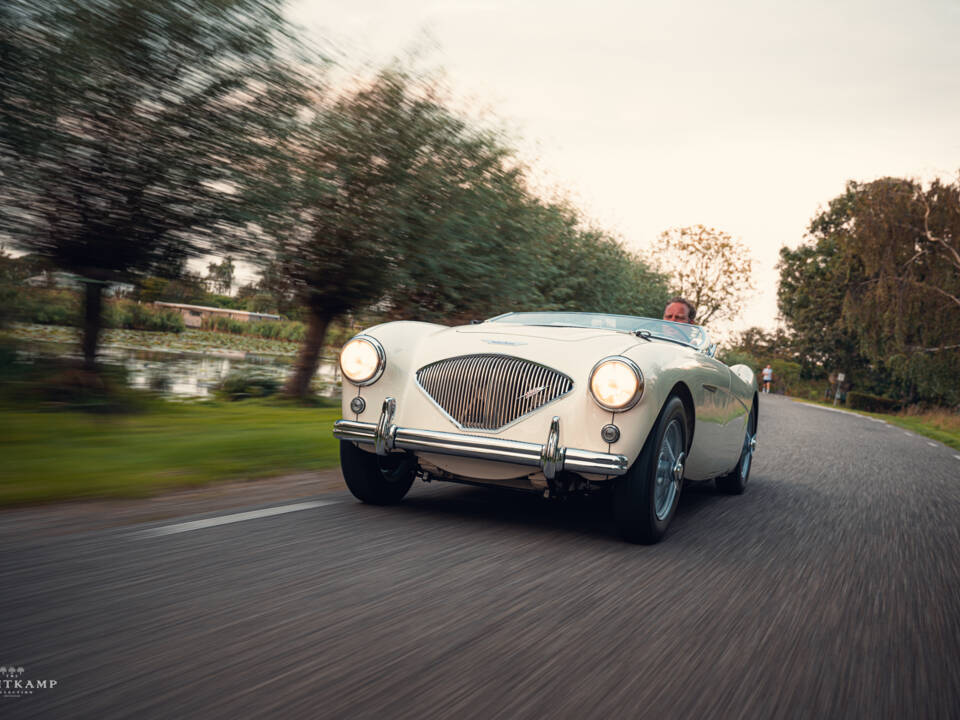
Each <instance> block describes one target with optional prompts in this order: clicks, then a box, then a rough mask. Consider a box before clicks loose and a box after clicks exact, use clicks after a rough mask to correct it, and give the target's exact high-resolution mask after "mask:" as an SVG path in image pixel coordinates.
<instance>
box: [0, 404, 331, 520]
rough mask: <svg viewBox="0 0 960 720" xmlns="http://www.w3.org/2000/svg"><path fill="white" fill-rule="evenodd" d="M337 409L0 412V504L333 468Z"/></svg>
mask: <svg viewBox="0 0 960 720" xmlns="http://www.w3.org/2000/svg"><path fill="white" fill-rule="evenodd" d="M339 417H340V411H339V409H337V408H304V407H299V406H287V405H281V404H279V403H273V404H271V403H268V402H266V401H263V402H259V401H248V402H244V403H231V404H222V405H221V404H214V403H209V404H208V403H202V404H186V405H184V404H177V403H158V406H157V407H156V409H154V410H151V411H150V412H148V413H143V414H139V415H126V416H119V415H113V416H111V415H106V416H104V415H90V414H87V413H81V412H56V413H53V412H35V411H30V410H23V409H10V408H0V455H2V457H3V463H2V466H0V505H14V504H21V503H29V502H41V501H51V500H66V499H77V498H91V497H138V496H145V495H149V494H152V493H155V492H158V491H161V490H166V489H171V488H176V487H183V486H188V485H199V484H203V483H208V482H213V481H217V480H227V479H243V478H258V477H268V476H277V475H282V474H285V473H290V472H298V471H306V470H319V469H322V468H329V467H335V466H336V465H337V464H338V451H337V441H336V440H334V438H333V437H332V436H331V434H330V433H331V429H332V426H333V422H334V421H335V420H336V419H337V418H339Z"/></svg>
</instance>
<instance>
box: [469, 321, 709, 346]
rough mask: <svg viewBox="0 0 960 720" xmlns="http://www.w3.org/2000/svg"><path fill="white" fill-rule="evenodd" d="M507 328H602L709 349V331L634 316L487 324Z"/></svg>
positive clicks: (687, 324) (685, 324) (688, 325)
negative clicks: (526, 326)
mask: <svg viewBox="0 0 960 720" xmlns="http://www.w3.org/2000/svg"><path fill="white" fill-rule="evenodd" d="M487 322H491V323H500V324H504V325H538V326H547V327H576V328H602V329H604V330H620V331H622V332H633V333H635V332H638V331H641V332H642V333H644V334H646V333H649V334H650V336H651V337H655V338H659V339H661V340H668V341H670V342H675V343H680V344H682V345H689V346H690V347H693V348H696V349H697V350H705V349H706V348H707V347H709V345H710V338H709V337H708V336H707V332H706V330H704V329H703V328H702V327H700V326H699V325H690V324H689V323H675V322H669V321H667V320H656V319H654V318H645V317H637V316H635V315H610V314H608V313H581V312H518V313H507V314H505V315H498V316H497V317H495V318H491V319H489V320H487Z"/></svg>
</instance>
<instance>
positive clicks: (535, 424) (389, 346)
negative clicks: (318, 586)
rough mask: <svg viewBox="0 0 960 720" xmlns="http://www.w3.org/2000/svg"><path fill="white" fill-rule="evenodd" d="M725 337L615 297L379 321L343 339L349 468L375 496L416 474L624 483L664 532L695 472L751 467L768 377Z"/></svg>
mask: <svg viewBox="0 0 960 720" xmlns="http://www.w3.org/2000/svg"><path fill="white" fill-rule="evenodd" d="M715 350H716V346H715V345H711V344H710V340H709V337H708V336H707V333H706V331H705V330H704V329H703V328H702V327H699V326H697V325H687V324H681V323H672V322H666V321H663V320H654V319H651V318H643V317H632V316H627V315H607V314H600V313H575V312H521V313H507V314H506V315H500V316H498V317H495V318H493V319H491V320H487V321H486V322H483V323H478V324H474V325H464V326H461V327H446V326H443V325H435V324H431V323H422V322H390V323H385V324H383V325H377V326H376V327H373V328H370V329H369V330H367V331H366V332H364V333H363V334H361V335H357V336H356V337H354V338H353V339H351V340H350V341H349V342H348V343H347V344H346V345H344V347H343V350H342V351H341V353H340V369H341V371H342V373H343V380H344V382H343V419H342V420H339V421H338V422H337V423H336V425H335V429H334V435H335V436H336V437H337V438H339V439H340V441H341V442H340V465H341V468H342V470H343V476H344V479H345V480H346V483H347V486H348V487H349V488H350V491H351V492H352V493H353V494H354V495H355V496H356V497H357V498H359V499H360V500H362V501H364V502H367V503H375V504H391V503H396V502H399V501H400V500H402V499H403V497H404V495H406V493H407V491H408V490H409V489H410V486H411V485H412V483H413V481H414V479H415V478H416V477H420V478H421V479H423V480H427V481H430V480H449V481H454V482H463V483H468V484H480V485H496V486H506V487H510V488H515V489H523V490H530V491H533V492H538V493H542V494H543V495H545V496H547V497H556V496H561V495H563V494H566V493H575V492H591V491H596V490H601V489H603V488H611V489H612V491H613V493H612V494H613V497H614V515H615V518H616V524H617V529H618V530H619V532H620V533H621V535H623V537H625V538H626V539H628V540H631V541H633V542H645V543H652V542H657V541H658V540H659V539H660V538H661V537H663V534H664V532H666V529H667V526H668V525H669V523H670V520H671V518H672V517H673V514H674V512H675V510H676V508H677V503H678V501H679V497H680V491H681V489H682V487H683V483H684V480H689V481H705V480H711V479H713V480H715V481H716V483H717V486H718V487H719V488H720V489H721V490H724V491H726V492H730V493H742V492H743V490H744V488H745V487H746V484H747V479H748V478H749V476H750V464H751V459H752V457H753V453H754V450H755V449H756V444H757V382H756V379H755V377H754V374H753V371H752V370H750V368H748V367H747V366H745V365H735V366H733V367H727V366H726V365H724V364H723V363H721V362H720V361H719V360H716V359H715V358H714V357H713V355H714V352H715Z"/></svg>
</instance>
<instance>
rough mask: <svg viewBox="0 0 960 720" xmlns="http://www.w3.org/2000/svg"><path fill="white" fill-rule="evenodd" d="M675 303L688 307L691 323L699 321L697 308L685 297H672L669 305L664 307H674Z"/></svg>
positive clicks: (668, 301)
mask: <svg viewBox="0 0 960 720" xmlns="http://www.w3.org/2000/svg"><path fill="white" fill-rule="evenodd" d="M673 303H681V304H683V305H686V306H687V315H688V316H689V317H690V322H693V321H694V320H696V319H697V306H696V305H694V304H693V303H692V302H690V301H689V300H687V299H686V298H685V297H680V296H679V295H677V296H675V297H672V298H670V299H669V300H667V304H666V305H664V307H668V306H670V305H673Z"/></svg>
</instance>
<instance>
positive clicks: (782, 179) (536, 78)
mask: <svg viewBox="0 0 960 720" xmlns="http://www.w3.org/2000/svg"><path fill="white" fill-rule="evenodd" d="M288 15H289V16H290V18H291V19H292V20H293V21H294V22H296V23H297V24H299V25H301V26H302V27H303V28H304V29H305V30H306V31H307V34H308V36H309V37H310V38H311V39H313V40H314V41H316V42H318V43H319V44H320V45H321V47H324V48H327V49H328V51H329V52H330V53H331V54H332V56H333V57H334V58H335V59H336V60H337V61H338V62H339V63H341V64H342V65H343V67H344V68H345V69H347V70H353V69H361V68H370V67H376V66H378V65H382V64H385V63H388V62H390V61H391V60H393V59H395V58H402V57H406V56H409V55H411V54H412V55H414V56H415V58H416V60H415V63H416V66H417V67H419V68H423V69H427V70H433V71H436V70H442V71H443V74H444V77H445V80H446V83H447V85H448V86H449V87H450V89H451V91H452V93H453V95H454V97H455V98H456V100H457V102H458V103H459V104H462V107H463V108H465V109H467V111H468V112H474V111H475V110H477V111H478V117H479V116H480V113H479V110H482V111H484V112H486V113H492V115H494V116H496V117H497V118H499V122H500V123H501V124H502V125H504V126H505V127H507V128H508V129H509V130H510V132H511V134H512V135H513V137H514V138H515V142H514V145H515V147H516V148H517V149H518V152H519V154H520V157H521V158H522V159H523V160H525V161H526V162H528V163H530V164H532V165H533V166H534V168H535V172H536V179H537V181H538V182H539V183H541V184H542V185H543V186H544V187H556V188H559V189H560V190H561V191H562V192H563V193H564V194H566V195H568V196H569V197H570V198H571V199H572V200H573V201H574V202H575V204H576V205H577V206H578V207H580V208H581V210H582V211H583V212H584V213H585V215H586V216H587V217H588V218H590V219H591V220H592V221H593V222H594V223H596V224H598V225H599V226H600V227H603V228H605V229H607V230H609V231H611V232H613V233H615V234H616V235H618V236H619V237H620V238H621V239H622V241H623V242H624V244H625V245H626V246H627V247H629V248H631V249H634V250H639V251H643V250H645V249H646V248H648V247H649V246H650V244H651V243H652V242H653V240H654V239H655V238H656V237H657V235H659V234H660V233H661V232H662V231H664V230H666V229H668V228H671V227H679V226H686V225H694V224H698V223H702V224H704V225H707V226H712V227H716V228H718V229H720V230H723V231H726V232H728V233H730V234H731V235H733V236H734V237H736V238H738V239H740V240H742V241H743V243H745V244H746V245H747V247H748V248H749V249H750V252H751V254H752V256H753V258H754V279H755V282H756V285H757V288H758V289H757V292H756V293H755V294H754V295H753V297H752V298H751V300H750V301H749V302H748V305H747V308H746V310H745V311H744V313H743V314H742V316H741V317H740V318H739V319H738V320H736V321H735V323H734V325H733V328H734V329H739V328H744V327H748V326H751V325H759V326H761V327H765V328H768V329H770V328H773V327H774V326H775V325H776V322H777V318H776V315H777V309H776V285H777V272H776V268H775V266H776V261H777V257H778V251H779V249H780V248H781V247H782V246H785V245H786V246H790V247H795V246H796V245H798V244H799V243H801V242H802V241H803V239H804V234H805V230H806V227H807V225H808V224H809V221H810V218H811V217H812V216H813V215H814V214H815V213H816V212H817V210H818V208H820V207H825V206H826V204H827V203H828V202H829V201H830V199H831V198H833V197H835V196H837V195H839V194H840V193H841V192H842V191H843V188H844V185H845V184H846V182H847V180H850V179H855V180H860V181H869V180H872V179H875V178H878V177H883V176H900V177H912V178H916V179H919V180H922V181H925V182H928V181H929V180H931V179H933V178H934V177H941V178H943V179H945V180H954V179H956V178H957V174H958V171H960V0H915V1H914V2H911V3H905V2H902V1H898V2H888V1H887V0H868V1H865V2H861V1H859V0H858V1H851V0H832V1H830V2H820V1H816V0H814V1H809V0H808V1H807V2H803V3H777V2H771V1H770V0H765V1H763V2H758V1H754V0H725V1H724V2H722V3H720V2H716V1H715V0H703V1H691V0H679V1H674V2H664V1H663V0H659V1H657V2H647V1H646V0H634V1H632V2H611V1H609V0H592V1H590V2H586V1H583V0H529V1H524V0H514V1H513V2H508V1H501V0H490V1H482V0H462V1H461V0H435V1H427V2H416V1H414V0H392V1H391V0H322V2H321V1H318V0H294V2H293V3H292V4H291V6H290V7H289V10H288Z"/></svg>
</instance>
